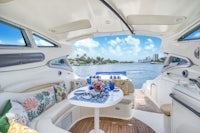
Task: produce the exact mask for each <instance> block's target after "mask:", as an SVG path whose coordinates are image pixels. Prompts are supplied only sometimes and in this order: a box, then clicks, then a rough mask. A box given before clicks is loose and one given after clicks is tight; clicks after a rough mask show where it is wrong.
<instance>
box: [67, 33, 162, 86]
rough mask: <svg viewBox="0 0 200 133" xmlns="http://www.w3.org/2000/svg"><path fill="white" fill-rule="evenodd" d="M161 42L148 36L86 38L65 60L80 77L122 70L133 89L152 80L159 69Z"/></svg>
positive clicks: (75, 45)
mask: <svg viewBox="0 0 200 133" xmlns="http://www.w3.org/2000/svg"><path fill="white" fill-rule="evenodd" d="M160 45H161V39H160V38H156V37H151V36H140V35H119V36H101V37H94V38H88V39H84V40H80V41H77V42H74V44H73V49H74V53H73V55H71V56H69V58H68V59H69V61H70V63H71V64H72V68H73V70H74V72H75V73H76V74H78V75H79V76H81V77H87V76H90V75H91V76H92V75H95V73H96V72H119V71H126V74H127V77H128V78H129V79H131V80H132V81H133V84H134V85H135V88H141V87H142V84H143V83H144V82H145V81H146V80H150V79H154V78H155V77H157V76H158V75H159V74H160V73H161V70H162V67H163V64H162V62H164V59H165V58H164V54H163V53H162V52H160Z"/></svg>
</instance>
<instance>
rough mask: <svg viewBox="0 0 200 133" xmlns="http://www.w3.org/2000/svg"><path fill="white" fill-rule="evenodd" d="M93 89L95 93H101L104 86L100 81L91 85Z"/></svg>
mask: <svg viewBox="0 0 200 133" xmlns="http://www.w3.org/2000/svg"><path fill="white" fill-rule="evenodd" d="M93 88H94V90H95V91H98V92H102V91H104V88H105V85H104V83H103V82H102V81H95V82H94V83H93Z"/></svg>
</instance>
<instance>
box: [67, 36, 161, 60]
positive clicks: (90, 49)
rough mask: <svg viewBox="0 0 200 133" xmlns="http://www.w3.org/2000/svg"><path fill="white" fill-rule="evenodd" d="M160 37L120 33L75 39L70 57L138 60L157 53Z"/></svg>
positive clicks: (158, 52) (158, 51)
mask: <svg viewBox="0 0 200 133" xmlns="http://www.w3.org/2000/svg"><path fill="white" fill-rule="evenodd" d="M160 45H161V39H159V38H156V37H150V36H139V35H132V36H131V35H120V36H102V37H95V38H88V39H84V40H80V41H77V42H75V43H74V44H73V49H74V53H73V55H71V56H70V58H75V57H77V54H78V55H79V56H82V55H84V54H86V55H87V56H88V57H93V58H96V57H97V56H100V57H103V58H104V59H108V58H110V59H112V60H119V61H138V59H145V58H146V57H148V56H150V57H152V56H153V54H156V53H157V54H159V57H163V53H162V52H160Z"/></svg>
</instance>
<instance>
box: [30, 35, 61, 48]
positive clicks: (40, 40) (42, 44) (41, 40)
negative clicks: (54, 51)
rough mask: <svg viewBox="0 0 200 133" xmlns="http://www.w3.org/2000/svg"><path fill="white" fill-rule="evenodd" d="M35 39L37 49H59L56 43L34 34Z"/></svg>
mask: <svg viewBox="0 0 200 133" xmlns="http://www.w3.org/2000/svg"><path fill="white" fill-rule="evenodd" d="M33 39H34V41H35V44H36V46H37V47H57V45H55V44H54V43H52V42H50V41H48V40H47V39H44V38H43V37H40V36H38V35H35V34H33Z"/></svg>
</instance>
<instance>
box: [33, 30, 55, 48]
mask: <svg viewBox="0 0 200 133" xmlns="http://www.w3.org/2000/svg"><path fill="white" fill-rule="evenodd" d="M34 36H36V37H38V38H40V39H42V40H44V41H46V42H48V43H50V44H52V45H54V46H37V44H36V42H35V39H34ZM32 38H33V42H34V43H35V46H36V47H38V48H57V47H59V46H58V45H57V44H56V43H55V42H53V41H52V40H50V39H49V38H48V39H46V37H44V36H42V35H40V34H37V33H35V32H34V33H32Z"/></svg>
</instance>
